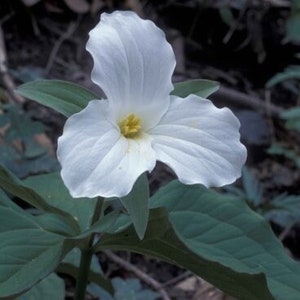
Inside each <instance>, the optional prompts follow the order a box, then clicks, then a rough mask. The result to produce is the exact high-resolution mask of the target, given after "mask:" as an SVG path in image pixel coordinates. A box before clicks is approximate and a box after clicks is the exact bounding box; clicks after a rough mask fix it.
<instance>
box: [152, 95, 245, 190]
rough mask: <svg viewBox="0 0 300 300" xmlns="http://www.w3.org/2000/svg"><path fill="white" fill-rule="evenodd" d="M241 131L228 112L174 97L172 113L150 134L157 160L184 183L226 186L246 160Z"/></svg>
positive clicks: (203, 101)
mask: <svg viewBox="0 0 300 300" xmlns="http://www.w3.org/2000/svg"><path fill="white" fill-rule="evenodd" d="M239 127H240V124H239V121H238V119H237V118H236V117H235V116H234V115H233V113H232V112H231V111H230V110H229V109H227V108H222V109H218V108H217V107H215V106H214V105H213V104H212V102H211V101H209V100H207V99H203V98H200V97H198V96H195V95H190V96H188V97H187V98H185V99H182V98H178V97H172V99H171V105H170V107H169V110H168V111H167V113H166V114H165V115H164V116H163V118H162V119H161V121H160V122H159V124H158V125H157V126H156V127H155V128H152V129H151V130H150V131H149V134H150V135H151V136H152V138H153V142H152V147H153V149H154V151H155V152H156V155H157V159H158V160H160V161H162V162H164V163H165V164H167V165H168V166H169V167H171V168H172V169H173V170H174V171H175V173H176V175H177V176H178V178H179V180H180V181H181V182H182V183H185V184H196V183H201V184H203V185H205V186H207V187H210V186H223V185H225V184H229V183H232V182H233V181H235V180H236V179H237V178H238V177H240V176H241V168H242V166H243V164H244V163H245V160H246V156H247V151H246V148H245V147H244V145H243V144H241V143H240V134H239Z"/></svg>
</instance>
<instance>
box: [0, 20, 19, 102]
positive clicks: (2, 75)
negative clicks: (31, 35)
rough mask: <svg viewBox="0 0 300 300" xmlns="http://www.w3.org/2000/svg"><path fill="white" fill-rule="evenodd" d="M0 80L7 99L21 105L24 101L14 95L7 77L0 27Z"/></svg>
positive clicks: (12, 86)
mask: <svg viewBox="0 0 300 300" xmlns="http://www.w3.org/2000/svg"><path fill="white" fill-rule="evenodd" d="M0 80H1V82H2V84H3V86H4V87H5V89H6V91H7V94H8V96H9V99H10V100H11V101H12V102H14V103H23V102H24V101H25V100H24V98H23V97H22V96H20V95H18V94H15V93H14V89H15V88H16V86H15V84H14V82H13V80H12V79H11V77H10V76H9V73H8V70H7V56H6V49H5V42H4V36H3V31H2V27H1V25H0Z"/></svg>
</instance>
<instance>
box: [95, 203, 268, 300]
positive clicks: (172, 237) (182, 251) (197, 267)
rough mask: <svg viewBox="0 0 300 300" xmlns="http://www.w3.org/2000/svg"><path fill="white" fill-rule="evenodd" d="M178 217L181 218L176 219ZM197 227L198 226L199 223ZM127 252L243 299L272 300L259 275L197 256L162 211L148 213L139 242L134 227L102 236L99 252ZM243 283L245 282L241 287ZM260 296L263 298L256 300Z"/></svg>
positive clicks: (166, 214)
mask: <svg viewBox="0 0 300 300" xmlns="http://www.w3.org/2000/svg"><path fill="white" fill-rule="evenodd" d="M179 217H180V216H179ZM198 226H199V224H198ZM103 249H112V250H126V251H132V252H137V253H141V254H146V255H151V256H154V257H157V258H159V259H162V260H164V261H166V262H169V263H172V264H175V265H178V266H180V267H182V268H185V269H188V270H190V271H192V272H194V273H195V274H197V275H199V276H201V277H202V278H204V279H206V280H207V281H210V282H211V283H212V284H214V285H215V286H217V287H218V288H220V289H223V290H224V291H226V292H227V293H228V294H231V295H234V296H235V297H239V296H243V297H244V298H241V299H243V300H250V299H251V300H254V299H264V300H271V299H273V298H271V297H270V294H269V292H268V290H267V289H266V285H265V278H264V276H263V275H261V274H255V275H249V274H246V273H237V272H234V271H233V270H231V269H230V268H228V267H226V266H223V265H222V264H220V263H218V262H215V261H210V260H207V259H205V258H203V257H200V256H197V254H195V253H194V252H193V251H191V250H190V249H188V248H187V246H186V245H185V244H183V243H182V242H181V241H180V240H179V239H178V237H177V235H176V233H175V232H174V229H173V228H172V224H171V223H170V222H169V220H168V213H167V212H166V211H165V209H163V208H156V209H151V210H150V216H149V223H148V227H147V231H146V235H145V237H144V239H143V240H139V238H138V237H137V235H136V233H135V230H134V228H133V226H131V227H129V228H128V229H126V230H125V231H123V232H120V233H117V234H114V235H108V234H106V235H104V236H103V238H102V240H101V245H99V250H101V251H102V250H103ZM242 282H247V285H246V287H245V284H241V283H242ZM261 296H263V297H264V298H259V297H261Z"/></svg>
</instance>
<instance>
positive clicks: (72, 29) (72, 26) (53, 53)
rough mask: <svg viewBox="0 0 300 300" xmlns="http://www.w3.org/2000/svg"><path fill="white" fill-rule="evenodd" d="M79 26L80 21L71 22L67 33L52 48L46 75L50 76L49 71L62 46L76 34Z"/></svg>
mask: <svg viewBox="0 0 300 300" xmlns="http://www.w3.org/2000/svg"><path fill="white" fill-rule="evenodd" d="M78 25H79V19H78V20H77V21H76V22H71V23H70V25H69V26H68V28H67V30H66V32H64V33H63V34H62V35H61V36H60V37H59V39H58V40H57V41H56V43H55V45H54V47H53V48H52V51H51V53H50V56H49V59H48V62H47V65H46V68H45V71H46V74H48V73H49V71H50V70H51V68H52V66H53V63H54V60H55V58H56V55H57V52H58V50H59V48H60V46H61V45H62V43H63V42H64V41H65V40H67V39H68V38H70V36H71V35H72V34H73V33H74V32H75V30H76V28H77V27H78Z"/></svg>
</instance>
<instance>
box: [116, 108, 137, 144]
mask: <svg viewBox="0 0 300 300" xmlns="http://www.w3.org/2000/svg"><path fill="white" fill-rule="evenodd" d="M119 127H120V130H121V133H122V134H123V135H124V136H125V137H126V138H130V139H133V138H136V137H137V136H138V135H139V133H140V130H141V128H142V121H141V119H140V118H139V117H137V116H136V115H135V114H130V115H128V116H127V117H126V118H125V119H123V120H122V121H121V122H120V123H119Z"/></svg>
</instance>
